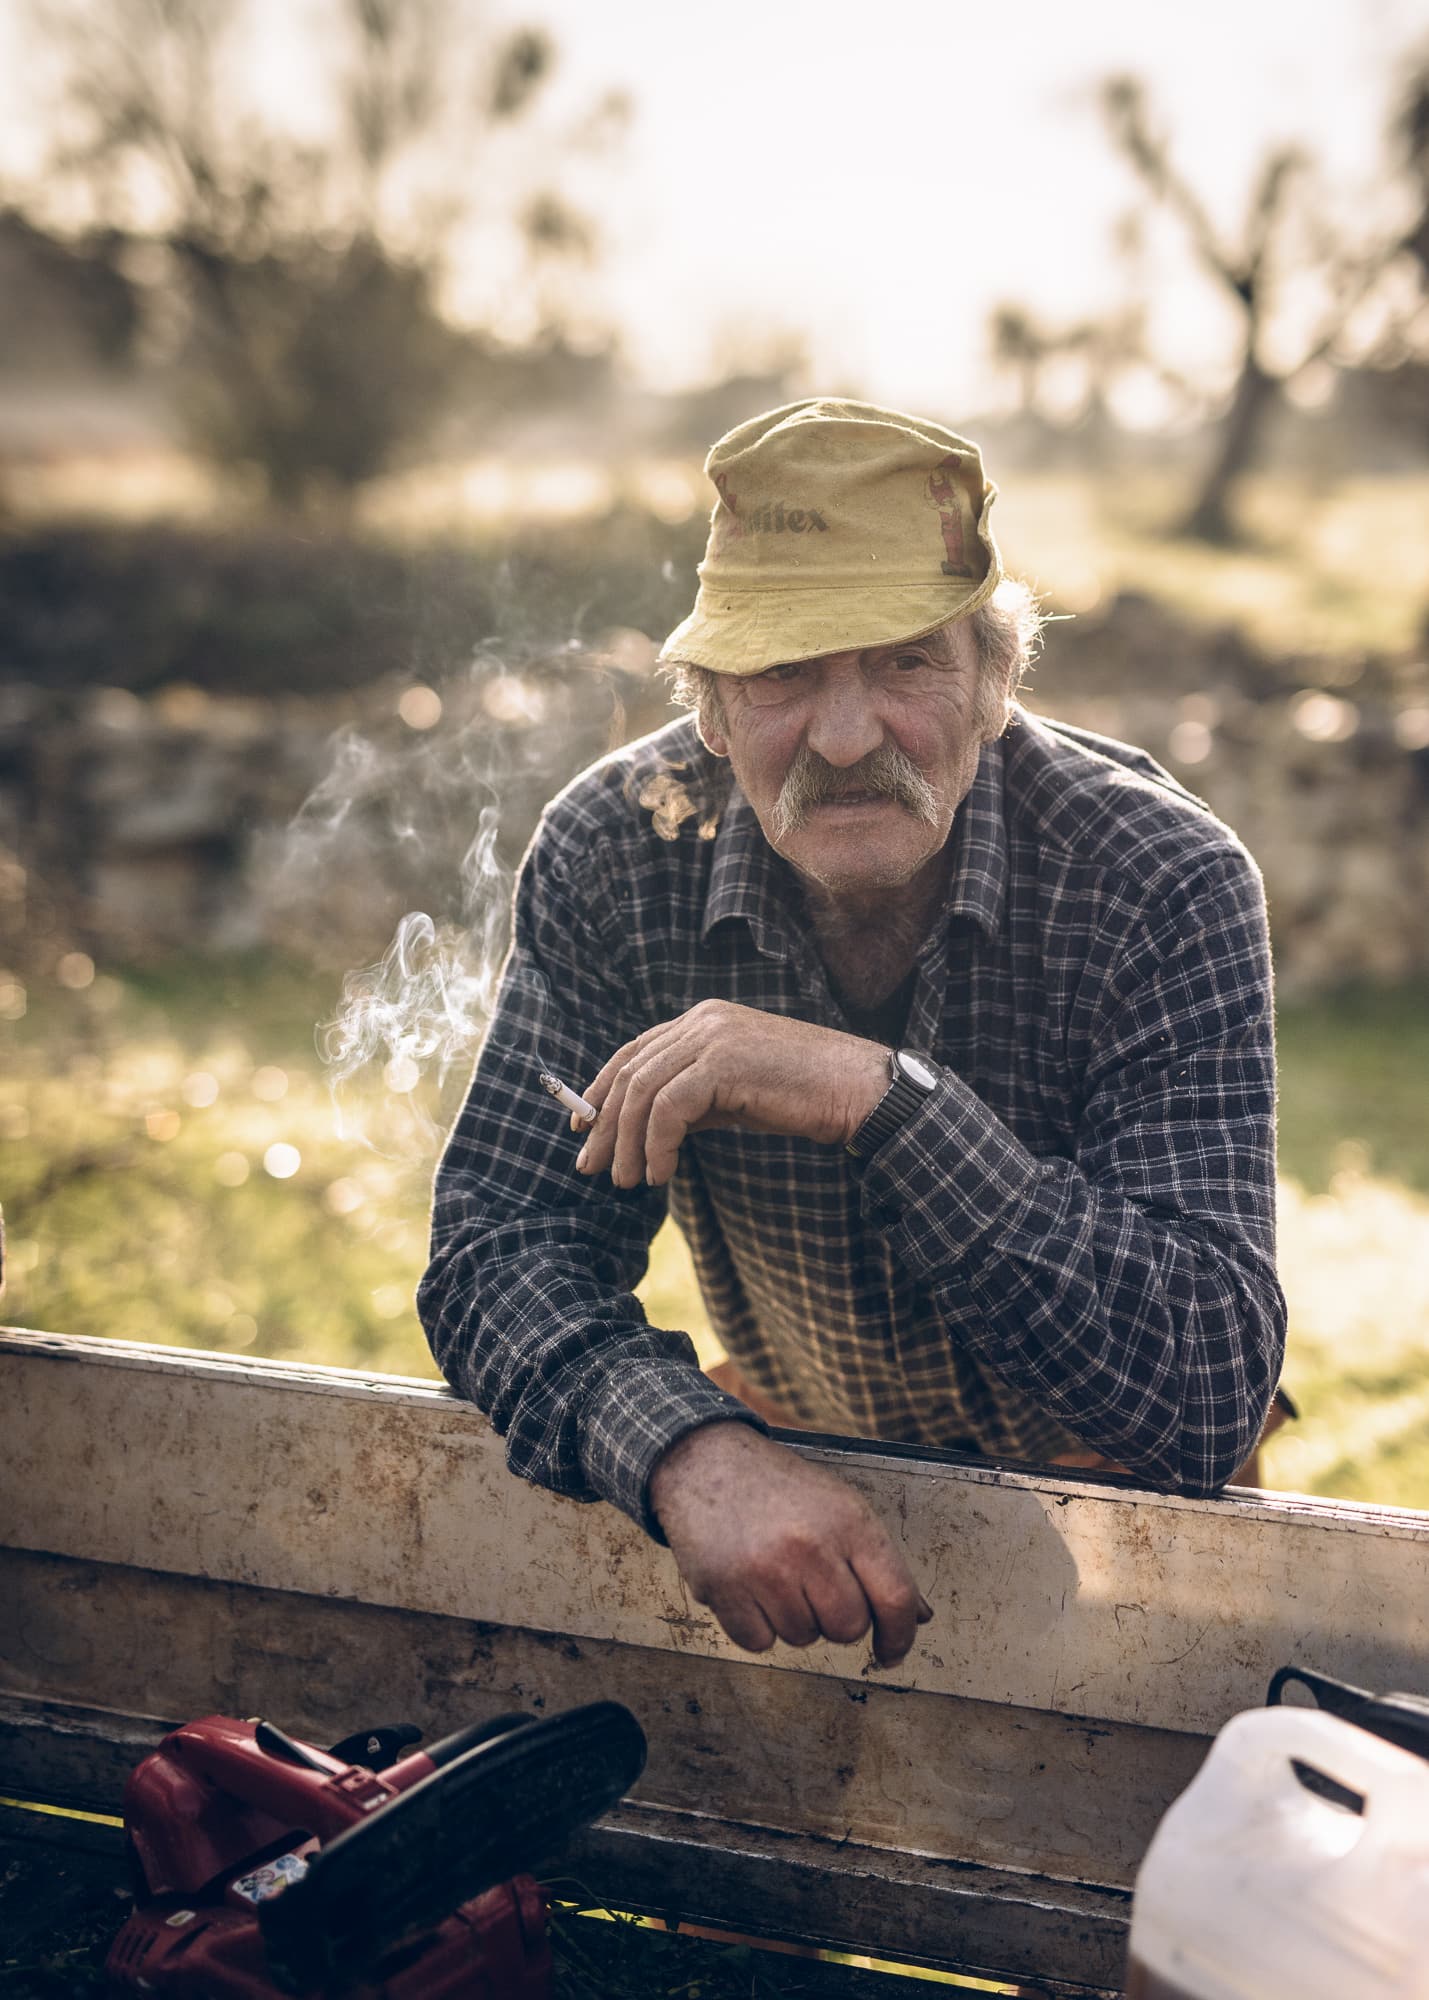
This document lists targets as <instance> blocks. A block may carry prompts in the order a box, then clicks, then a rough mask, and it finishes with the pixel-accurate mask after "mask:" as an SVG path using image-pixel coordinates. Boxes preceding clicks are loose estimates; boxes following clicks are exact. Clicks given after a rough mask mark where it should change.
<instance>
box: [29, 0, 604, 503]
mask: <svg viewBox="0 0 1429 2000" xmlns="http://www.w3.org/2000/svg"><path fill="white" fill-rule="evenodd" d="M261 11H262V10H261V8H260V7H259V5H258V4H257V0H222V4H218V5H215V4H212V0H57V4H54V5H50V6H46V7H44V8H35V9H34V10H32V16H31V32H32V36H33V38H34V42H35V44H36V45H37V48H38V51H40V52H42V54H43V57H44V59H45V62H46V64H47V66H48V68H49V69H50V70H51V71H52V72H53V73H54V74H55V76H56V77H57V79H58V81H57V85H56V88H55V91H54V101H53V102H52V103H51V104H50V106H49V107H48V110H49V131H50V135H51V141H52V143H51V150H50V157H49V159H48V160H47V161H46V164H45V169H44V172H43V173H42V174H41V175H39V176H37V177H36V180H35V182H34V184H33V185H32V186H30V187H27V188H22V189H21V190H20V191H19V193H18V196H17V199H16V214H15V215H14V216H12V217H10V218H8V227H9V234H10V236H11V237H12V238H14V237H16V232H20V233H21V234H23V235H24V237H25V240H24V241H23V242H19V241H15V242H11V243H10V244H8V245H7V244H6V243H5V242H3V241H0V269H3V268H5V265H6V262H7V261H8V264H9V265H10V266H11V267H15V265H16V259H17V256H20V255H21V253H24V256H25V262H24V267H23V268H24V275H25V279H26V282H25V285H24V287H23V289H24V290H25V292H26V293H27V294H36V293H38V294H39V295H40V296H41V298H43V297H45V296H46V295H47V294H51V295H52V294H54V292H55V288H56V287H58V289H59V293H60V294H62V295H63V296H68V294H69V293H70V292H72V291H73V290H74V289H75V284H74V273H75V271H77V270H81V269H82V270H83V271H87V272H88V273H89V274H90V277H91V279H93V278H95V277H98V278H103V279H104V280H105V283H104V286H103V288H102V291H101V297H102V300H103V301H104V302H106V310H107V312H108V319H109V320H116V316H118V317H119V318H123V317H124V316H125V315H127V316H128V318H127V321H126V323H125V325H124V327H123V328H122V331H123V334H124V339H123V341H122V343H121V344H122V345H123V346H125V347H126V348H128V349H130V350H132V351H134V352H135V353H136V354H137V355H138V356H139V358H140V359H141V360H142V361H143V362H144V364H145V366H146V368H147V370H148V373H149V375H150V377H151V378H152V379H153V380H154V381H155V382H157V383H158V384H159V385H160V387H161V390H162V393H163V395H164V399H165V401H166V402H167V403H169V405H170V406H171V407H172V409H173V410H174V411H175V412H176V413H177V415H178V417H179V419H180V421H181V423H182V426H183V428H184V431H185V433H186V436H187V439H188V442H189V443H190V445H191V446H192V448H193V449H194V450H195V451H196V452H197V453H199V454H200V455H201V456H204V457H206V458H207V459H209V460H210V461H211V462H212V463H213V464H215V465H217V466H219V467H221V468H223V469H224V470H225V471H226V472H227V473H229V474H230V475H232V476H233V477H234V479H235V481H236V483H237V484H238V485H239V486H240V487H246V488H248V489H250V490H254V489H256V490H257V491H258V492H259V493H261V494H262V495H263V496H265V497H267V498H268V499H270V500H272V501H274V502H276V503H277V504H279V505H280V506H282V507H285V508H298V507H308V506H310V504H311V503H314V502H317V501H323V500H327V501H332V500H335V499H336V500H342V499H344V498H345V497H346V496H349V495H350V494H351V493H352V492H353V491H354V490H355V489H356V488H357V487H359V486H361V485H362V484H363V483H364V482H366V481H368V480H370V479H371V478H373V477H374V476H375V475H376V474H378V473H380V472H382V471H384V470H387V469H389V468H391V467H393V466H395V465H400V464H403V463H408V462H411V461H412V460H413V459H419V458H420V457H421V456H422V455H423V454H424V453H425V452H428V451H430V450H431V449H432V448H433V446H434V441H435V440H436V438H437V435H438V433H439V431H440V430H441V429H442V427H443V423H444V420H445V419H446V418H447V416H448V415H449V414H450V413H451V412H453V411H454V410H455V409H457V408H460V409H461V411H462V413H463V416H464V418H465V420H466V421H467V423H471V422H472V421H477V422H480V421H481V420H482V419H483V417H484V418H485V419H486V420H487V421H493V420H495V419H497V418H498V417H500V416H501V415H502V414H503V413H505V412H506V411H508V410H509V408H510V407H511V405H512V403H513V401H516V402H519V401H520V400H522V398H523V395H524V397H525V398H527V399H530V398H532V397H534V396H537V395H541V394H548V393H549V391H550V388H551V382H552V376H553V365H554V364H557V363H559V364H560V366H559V369H558V370H556V371H555V372H556V373H557V374H558V377H559V380H560V382H561V386H562V388H563V389H564V391H565V392H566V393H568V394H570V395H573V396H575V397H576V398H579V397H580V396H582V395H585V394H588V393H590V392H591V390H592V388H593V386H594V385H599V386H601V387H602V388H603V387H605V386H607V384H608V378H609V371H610V366H611V361H612V355H613V344H612V342H611V340H610V339H609V338H608V337H599V338H597V339H595V340H593V341H592V340H591V339H590V338H589V334H588V331H587V335H586V337H585V338H584V341H583V344H582V345H581V346H580V348H579V349H578V348H577V347H574V346H572V345H571V344H570V343H569V342H568V341H567V340H566V338H565V337H564V334H563V332H562V326H563V323H564V319H565V317H566V314H565V307H564V303H563V301H564V295H565V292H566V290H567V289H568V288H567V287H566V286H565V285H564V284H563V283H562V281H561V280H560V279H559V278H558V277H556V276H555V275H553V274H555V273H557V272H558V271H560V270H562V269H564V268H566V267H569V266H572V265H578V264H580V263H582V262H589V261H590V259H591V258H592V256H593V254H594V250H595V232H594V228H593V225H592V224H591V222H590V219H589V218H588V217H587V216H586V215H584V214H583V213H582V212H581V211H579V210H578V209H576V208H575V207H573V206H572V204H571V203H570V201H569V200H568V199H567V197H566V195H565V194H564V192H563V191H562V189H561V187H560V185H559V174H560V170H561V168H562V166H563V165H565V164H566V163H567V162H568V161H569V159H570V158H571V157H572V156H574V155H576V154H578V153H580V152H581V151H582V150H584V151H585V152H587V153H588V152H589V151H590V150H592V149H593V148H597V147H599V146H601V145H605V144H609V143H610V141H611V139H612V138H613V137H614V136H616V135H617V134H618V131H619V129H620V126H621V123H622V121H623V118H624V116H625V114H626V112H627V110H628V107H627V106H626V105H625V104H624V100H623V99H621V98H620V97H619V96H618V95H617V94H615V93H611V94H609V95H608V96H607V98H606V99H604V100H602V103H601V104H600V105H598V106H597V107H596V108H595V114H594V115H588V116H585V117H584V118H583V119H582V120H581V122H580V124H579V126H578V128H577V130H576V131H574V132H566V133H556V132H544V133H543V134H542V138H543V143H542V144H541V146H540V148H539V153H538V154H533V153H528V154H527V158H528V160H529V159H530V158H532V157H539V158H540V159H541V162H542V172H541V175H540V176H539V177H536V178H533V176H532V174H531V171H530V169H529V167H526V168H523V167H522V166H521V165H520V164H519V161H518V158H517V156H516V155H514V154H512V153H511V151H510V149H509V148H505V149H504V150H503V145H502V140H503V135H504V134H505V132H506V131H507V129H508V128H511V127H524V126H526V125H527V124H529V123H530V121H531V120H532V118H533V116H534V114H535V112H536V109H537V106H538V102H539V99H540V97H541V94H542V89H543V86H544V84H545V82H546V80H547V79H548V77H549V75H550V74H551V71H552V69H553V67H554V64H555V50H554V47H553V45H552V43H551V41H550V39H549V37H548V36H547V35H546V34H545V33H544V32H543V31H539V30H536V29H533V28H516V29H514V30H511V29H507V30H503V31H498V30H497V29H496V28H495V27H494V25H493V24H492V23H491V22H490V21H489V20H488V19H487V17H486V14H485V10H484V9H483V8H481V7H480V6H479V5H477V4H474V0H401V4H400V5H398V4H396V0H328V4H327V5H326V6H325V7H324V8H323V9H322V13H321V16H320V17H318V18H317V19H315V20H314V21H313V22H311V23H309V24H308V25H307V29H306V31H305V32H306V39H305V40H304V39H303V37H302V36H300V37H299V45H298V46H297V47H296V48H290V49H289V50H288V60H290V61H292V60H297V61H299V62H302V61H304V60H305V59H306V60H307V61H308V62H309V63H310V66H311V72H312V73H311V74H310V76H309V77H308V85H309V88H308V92H307V96H308V109H309V112H310V114H312V115H311V116H310V118H309V121H308V123H307V124H306V126H305V127H304V129H303V131H302V132H301V133H300V132H299V130H298V128H297V127H296V126H293V125H291V124H288V123H284V122H283V120H282V119H281V117H280V116H279V115H276V114H275V112H274V110H273V108H272V101H271V94H270V95H267V96H265V95H264V94H262V93H261V92H258V91H255V90H253V89H251V88H250V89H246V90H245V88H244V78H245V77H246V75H247V74H248V64H247V61H246V57H247V55H248V54H249V52H250V44H251V43H252V41H253V38H254V37H255V36H256V37H258V39H259V42H260V44H261V37H262V33H263V23H262V20H261ZM552 171H554V172H555V174H556V179H555V180H548V179H547V178H546V177H545V176H546V175H547V173H549V172H552ZM76 212H78V213H79V214H81V215H83V216H84V217H85V220H86V225H87V226H86V227H85V228H84V229H83V230H82V231H80V232H79V234H78V235H77V236H76V237H75V238H74V240H73V241H70V240H69V239H68V237H67V236H66V234H65V233H64V228H62V227H61V224H60V221H59V220H58V219H59V218H63V219H64V227H65V228H67V227H72V218H73V216H74V214H75V213H76ZM477 226H479V227H480V228H481V229H483V230H484V231H486V232H487V233H488V235H490V233H491V232H492V231H493V230H494V229H495V230H498V233H499V231H500V230H504V232H505V235H506V237H507V238H509V239H514V242H510V241H509V242H508V243H507V244H506V247H505V249H504V250H503V251H501V252H500V253H499V261H504V265H505V267H506V269H505V278H504V282H502V283H501V284H500V285H499V286H498V287H496V288H495V289H496V295H497V297H499V299H500V301H501V307H500V311H501V316H502V318H503V319H504V321H505V322H507V323H508V325H514V324H516V323H517V322H518V321H520V320H521V319H522V318H523V316H524V320H525V322H526V329H525V345H527V346H529V347H531V348H532V349H533V350H534V353H533V355H532V357H531V358H532V360H533V361H534V362H535V364H536V365H535V366H533V367H528V366H526V365H525V364H526V361H527V356H526V354H525V352H524V351H523V347H522V342H521V341H519V340H518V341H516V342H513V341H512V340H511V339H510V337H509V334H508V336H507V337H506V338H504V339H500V338H497V337H496V336H495V335H493V334H492V333H490V332H483V331H478V330H475V329H473V328H470V327H466V328H459V327H457V326H454V325H453V324H452V323H451V322H450V320H449V318H448V316H447V311H446V305H445V295H446V287H447V281H448V277H449V273H450V268H451V265H452V263H453V261H454V245H456V244H457V243H458V242H459V241H460V240H461V239H462V237H463V233H464V232H469V231H470V230H471V229H473V228H474V227H477ZM7 249H8V250H9V251H10V252H11V255H10V256H9V258H8V260H7V259H6V256H5V253H6V251H7ZM121 309H122V310H121ZM487 310H488V312H491V311H494V310H495V304H494V301H491V302H488V306H487ZM129 322H132V324H130V323H129ZM0 324H3V320H0ZM107 325H108V322H106V327H105V328H103V329H100V331H101V332H104V334H105V338H106V339H107V340H108V342H109V345H110V346H111V347H112V346H113V345H114V344H115V340H116V339H117V336H116V335H111V334H110V333H108V331H107ZM97 338H98V336H97V335H96V339H97ZM94 344H95V343H94V342H93V341H92V342H91V345H92V346H93V345H94ZM40 359H41V357H36V356H34V355H33V354H32V355H31V363H32V365H35V364H37V363H38V361H39V360H40Z"/></svg>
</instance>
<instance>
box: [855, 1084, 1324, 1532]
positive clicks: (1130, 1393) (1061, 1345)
mask: <svg viewBox="0 0 1429 2000" xmlns="http://www.w3.org/2000/svg"><path fill="white" fill-rule="evenodd" d="M1145 1136H1146V1135H1145V1134H1144V1133H1143V1134H1139V1135H1138V1137H1139V1139H1141V1140H1142V1141H1144V1140H1145ZM1235 1136H1236V1139H1237V1140H1238V1143H1234V1144H1231V1145H1228V1146H1227V1148H1226V1154H1225V1160H1224V1162H1223V1163H1222V1165H1223V1168H1224V1170H1225V1173H1227V1174H1229V1173H1231V1172H1233V1173H1234V1175H1235V1176H1236V1179H1235V1181H1234V1183H1233V1184H1231V1183H1230V1182H1229V1181H1226V1180H1225V1179H1223V1180H1222V1185H1221V1186H1220V1188H1219V1190H1218V1191H1217V1193H1216V1195H1215V1197H1214V1199H1212V1198H1211V1196H1210V1195H1209V1193H1208V1192H1207V1191H1206V1190H1205V1189H1200V1190H1197V1191H1196V1193H1195V1194H1194V1195H1192V1194H1189V1193H1188V1189H1187V1187H1186V1186H1185V1185H1184V1182H1182V1181H1178V1178H1177V1167H1178V1164H1184V1163H1183V1162H1181V1163H1178V1161H1177V1159H1176V1157H1175V1156H1174V1155H1173V1153H1172V1152H1171V1151H1170V1150H1169V1149H1167V1150H1165V1152H1164V1157H1162V1158H1161V1159H1160V1160H1156V1159H1153V1158H1149V1157H1148V1150H1149V1149H1148V1148H1147V1146H1146V1145H1145V1144H1144V1143H1143V1144H1139V1145H1138V1144H1130V1143H1128V1144H1127V1145H1126V1147H1125V1148H1124V1149H1123V1150H1124V1152H1125V1155H1126V1163H1127V1171H1126V1172H1125V1173H1120V1172H1118V1171H1117V1170H1116V1166H1115V1163H1114V1162H1113V1161H1110V1160H1107V1159H1106V1158H1102V1159H1101V1160H1100V1161H1099V1162H1098V1165H1097V1167H1096V1169H1095V1170H1089V1169H1088V1165H1087V1164H1084V1163H1082V1162H1079V1161H1077V1160H1072V1159H1039V1158H1037V1157H1036V1156H1034V1155H1033V1154H1032V1153H1031V1152H1029V1151H1028V1149H1027V1148H1026V1147H1025V1146H1023V1145H1022V1144H1021V1142H1020V1141H1019V1140H1018V1139H1017V1138H1016V1136H1015V1135H1014V1134H1013V1133H1012V1132H1011V1131H1010V1130H1009V1128H1008V1127H1007V1126H1006V1125H1005V1124H1004V1123H1003V1122H1002V1121H1001V1120H1000V1119H998V1118H997V1117H996V1116H995V1115H994V1114H993V1113H992V1112H991V1111H989V1110H988V1108H987V1106H986V1105H984V1104H983V1103H982V1102H981V1101H980V1100H979V1099H978V1098H977V1097H976V1096H975V1095H974V1094H973V1093H972V1092H971V1091H969V1090H968V1089H967V1087H966V1086H965V1085H964V1084H962V1083H961V1082H960V1081H958V1080H957V1079H955V1078H954V1079H951V1080H950V1081H949V1082H948V1084H947V1085H946V1086H944V1087H943V1089H941V1090H940V1092H939V1093H938V1095H937V1098H936V1099H935V1100H934V1101H933V1102H932V1103H930V1105H929V1106H928V1107H927V1109H926V1110H925V1111H924V1112H922V1113H920V1115H919V1117H918V1119H916V1120H915V1121H913V1123H912V1124H911V1125H910V1126H909V1127H908V1128H906V1129H905V1131H904V1133H902V1134H900V1135H899V1136H898V1137H897V1138H896V1139H895V1140H893V1141H891V1142H890V1144H889V1145H888V1146H886V1147H885V1148H883V1149H882V1150H881V1152H880V1153H879V1154H877V1155H876V1156H875V1157H874V1159H873V1160H872V1161H871V1162H870V1165H869V1168H868V1171H867V1173H866V1175H865V1177H864V1182H863V1192H864V1201H865V1204H866V1207H867V1211H868V1213H869V1216H870V1219H871V1220H873V1221H874V1222H875V1224H876V1225H877V1226H878V1227H879V1228H880V1229H881V1230H882V1231H883V1233H884V1234H885V1235H886V1236H887V1238H888V1240H889V1242H890V1245H891V1246H892V1248H893V1249H894V1251H895V1254H896V1255H897V1256H898V1258H899V1261H900V1263H901V1264H902V1265H903V1266H904V1268H905V1269H907V1270H908V1271H909V1272H910V1274H911V1275H912V1276H913V1277H914V1278H915V1279H916V1280H917V1281H918V1282H919V1283H920V1284H922V1285H923V1286H924V1287H925V1288H926V1289H927V1291H928V1293H929V1295H930V1297H931V1298H932V1299H933V1301H934V1303H935V1305H936V1306H937V1307H938V1309H939V1311H940V1312H941V1313H942V1315H943V1316H944V1318H945V1320H946V1322H947V1324H948V1327H949V1333H950V1337H953V1338H956V1339H957V1340H959V1341H961V1342H964V1343H966V1344H967V1345H968V1346H970V1347H972V1348H973V1349H974V1351H975V1352H977V1353H978V1355H979V1356H980V1357H981V1358H982V1359H983V1360H984V1361H985V1362H986V1364H987V1366H988V1367H989V1368H991V1369H992V1370H993V1371H994V1372H995V1373H996V1374H997V1375H998V1376H999V1377H1000V1378H1001V1379H1002V1380H1003V1381H1005V1382H1007V1383H1009V1384H1010V1385H1012V1386H1014V1387H1016V1388H1019V1389H1021V1390H1022V1391H1023V1392H1024V1393H1025V1394H1026V1395H1027V1396H1028V1397H1029V1398H1030V1399H1031V1400H1032V1401H1034V1402H1035V1403H1036V1404H1037V1405H1038V1406H1039V1407H1040V1408H1042V1409H1044V1410H1046V1411H1048V1412H1049V1413H1050V1414H1051V1415H1053V1416H1055V1417H1056V1418H1057V1419H1058V1420H1059V1421H1060V1422H1061V1423H1063V1424H1065V1425H1066V1427H1067V1428H1068V1429H1069V1430H1071V1431H1073V1432H1074V1433H1075V1434H1076V1435H1077V1436H1078V1437H1080V1438H1082V1439H1084V1440H1085V1441H1086V1442H1087V1443H1088V1444H1089V1445H1091V1446H1092V1447H1093V1448H1094V1449H1096V1450H1097V1451H1100V1452H1104V1453H1105V1454H1106V1455H1107V1456H1108V1457H1110V1458H1112V1459H1114V1460H1116V1461H1117V1462H1119V1463H1121V1464H1125V1465H1128V1466H1130V1467H1132V1468H1133V1469H1134V1470H1136V1471H1138V1472H1140V1473H1142V1474H1144V1475H1145V1476H1146V1477H1148V1478H1151V1479H1154V1480H1155V1481H1157V1483H1159V1484H1165V1485H1168V1486H1171V1487H1174V1488H1176V1489H1179V1490H1182V1491H1186V1492H1190V1493H1208V1492H1214V1491H1216V1490H1217V1489H1218V1488H1219V1487H1220V1486H1221V1485H1223V1484H1224V1483H1225V1481H1226V1480H1227V1479H1228V1478H1229V1477H1230V1475H1231V1473H1232V1472H1233V1471H1234V1470H1235V1468H1236V1467H1237V1466H1238V1465H1239V1464H1240V1463H1241V1461H1242V1460H1243V1459H1244V1458H1245V1457H1246V1455H1247V1454H1248V1452H1249V1451H1250V1449H1251V1448H1252V1446H1253V1445H1254V1443H1255V1440H1256V1438H1257V1436H1258V1435H1259V1431H1260V1426H1261V1423H1262V1422H1263V1419H1264V1416H1265V1412H1266V1410H1267V1408H1268V1406H1269V1402H1270V1398H1271V1396H1272V1394H1273V1393H1274V1389H1275V1384H1276V1382H1277V1380H1278V1378H1279V1369H1280V1361H1281V1356H1282V1353H1283V1348H1284V1332H1285V1309H1284V1301H1283V1298H1282V1296H1281V1293H1280V1288H1279V1285H1278V1284H1277V1282H1276V1278H1275V1270H1274V1257H1273V1222H1272V1216H1273V1198H1274V1189H1273V1157H1274V1156H1273V1142H1269V1134H1268V1130H1267V1126H1266V1120H1265V1118H1264V1116H1263V1115H1262V1116H1260V1117H1252V1118H1247V1119H1246V1120H1245V1121H1244V1123H1243V1129H1242V1130H1241V1131H1240V1132H1239V1133H1238V1134H1237V1135H1235ZM1158 1141H1159V1143H1161V1144H1163V1145H1164V1143H1165V1142H1164V1138H1163V1136H1162V1135H1160V1134H1159V1133H1158ZM1112 1150H1113V1151H1114V1150H1115V1149H1112ZM1152 1150H1154V1149H1152ZM1133 1163H1134V1165H1133ZM1133 1189H1134V1192H1133V1191H1132V1190H1133ZM1197 1211H1199V1212H1197ZM1211 1217H1214V1218H1215V1219H1214V1220H1212V1219H1209V1218H1211ZM1203 1218H1205V1219H1203Z"/></svg>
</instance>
